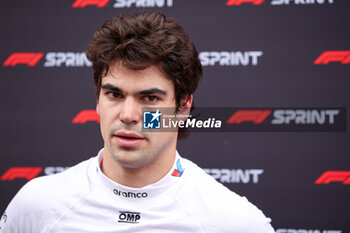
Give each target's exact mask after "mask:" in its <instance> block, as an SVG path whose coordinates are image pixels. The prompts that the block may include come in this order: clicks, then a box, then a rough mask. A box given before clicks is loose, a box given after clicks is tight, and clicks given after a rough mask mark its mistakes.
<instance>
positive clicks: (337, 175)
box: [315, 171, 350, 184]
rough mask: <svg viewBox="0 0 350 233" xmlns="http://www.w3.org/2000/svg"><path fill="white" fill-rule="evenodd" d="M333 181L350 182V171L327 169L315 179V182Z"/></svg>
mask: <svg viewBox="0 0 350 233" xmlns="http://www.w3.org/2000/svg"><path fill="white" fill-rule="evenodd" d="M331 182H343V184H350V171H326V172H324V173H323V174H322V175H321V176H320V177H319V178H318V179H317V180H316V181H315V184H329V183H331Z"/></svg>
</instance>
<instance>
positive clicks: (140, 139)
mask: <svg viewBox="0 0 350 233" xmlns="http://www.w3.org/2000/svg"><path fill="white" fill-rule="evenodd" d="M142 107H152V108H153V107H154V108H157V107H174V111H175V107H176V103H175V93H174V85H173V83H172V82H171V81H170V80H169V79H167V78H166V76H165V75H164V74H163V73H161V71H160V70H159V69H158V68H157V67H156V66H151V67H148V68H146V69H144V70H140V71H134V70H129V69H127V68H125V67H123V66H122V65H121V64H120V62H115V63H112V64H111V66H110V70H109V72H108V74H107V75H106V76H105V77H103V78H102V85H101V92H100V96H99V100H98V103H97V108H96V110H97V113H98V114H99V116H100V122H101V123H100V126H101V133H102V137H103V140H104V143H105V145H104V147H105V153H108V154H110V155H111V156H112V158H113V159H114V160H115V161H116V162H118V163H119V164H120V165H121V166H124V167H129V168H138V167H142V166H145V165H147V164H149V163H150V162H152V161H155V159H156V158H158V157H159V156H162V155H165V154H168V153H175V148H176V141H177V133H176V132H143V131H142Z"/></svg>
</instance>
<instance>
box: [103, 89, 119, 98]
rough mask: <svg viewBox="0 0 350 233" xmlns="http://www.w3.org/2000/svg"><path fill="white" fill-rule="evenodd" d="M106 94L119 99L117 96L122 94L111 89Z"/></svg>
mask: <svg viewBox="0 0 350 233" xmlns="http://www.w3.org/2000/svg"><path fill="white" fill-rule="evenodd" d="M106 95H107V96H108V97H109V98H111V99H117V98H121V97H122V95H121V94H120V93H118V92H113V91H109V92H106Z"/></svg>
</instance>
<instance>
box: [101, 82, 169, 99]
mask: <svg viewBox="0 0 350 233" xmlns="http://www.w3.org/2000/svg"><path fill="white" fill-rule="evenodd" d="M101 88H102V89H106V90H110V91H114V92H118V93H123V90H122V89H120V88H119V87H116V86H114V85H112V84H109V83H106V84H104V85H102V86H101ZM136 94H137V95H155V94H158V95H164V96H166V95H167V92H166V91H164V90H161V89H159V88H156V87H155V88H150V89H146V90H142V91H139V92H137V93H136Z"/></svg>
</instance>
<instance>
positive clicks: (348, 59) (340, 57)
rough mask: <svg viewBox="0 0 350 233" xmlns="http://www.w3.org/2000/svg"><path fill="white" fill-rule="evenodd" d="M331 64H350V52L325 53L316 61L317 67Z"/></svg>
mask: <svg viewBox="0 0 350 233" xmlns="http://www.w3.org/2000/svg"><path fill="white" fill-rule="evenodd" d="M330 62H341V63H342V64H350V51H349V50H348V51H325V52H324V53H322V54H321V55H320V56H319V57H318V58H317V59H316V60H315V61H314V64H315V65H327V64H328V63H330Z"/></svg>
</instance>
